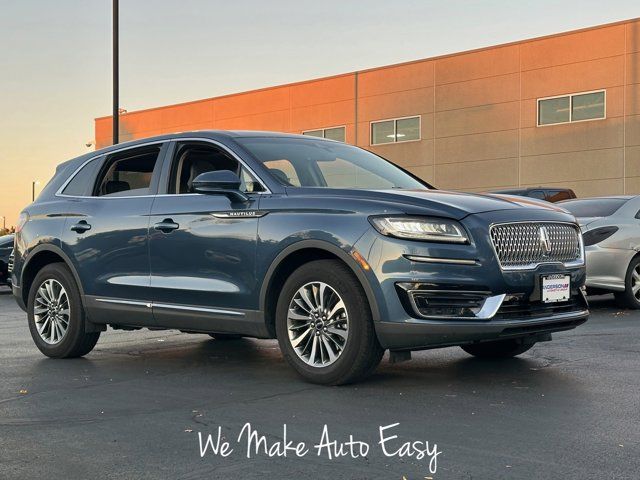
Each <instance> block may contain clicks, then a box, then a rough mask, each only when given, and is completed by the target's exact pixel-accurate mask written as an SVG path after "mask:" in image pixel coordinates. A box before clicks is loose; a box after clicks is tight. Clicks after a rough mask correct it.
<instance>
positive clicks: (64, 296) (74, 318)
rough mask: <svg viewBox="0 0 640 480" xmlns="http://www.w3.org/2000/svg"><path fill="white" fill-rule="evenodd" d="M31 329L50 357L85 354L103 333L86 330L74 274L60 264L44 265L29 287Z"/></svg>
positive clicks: (28, 306) (28, 311)
mask: <svg viewBox="0 0 640 480" xmlns="http://www.w3.org/2000/svg"><path fill="white" fill-rule="evenodd" d="M27 313H28V316H29V331H30V332H31V337H32V338H33V341H34V342H35V344H36V346H37V347H38V349H39V350H40V351H41V352H42V353H44V354H45V355H46V356H47V357H51V358H71V357H81V356H83V355H86V354H87V353H89V352H90V351H91V350H93V347H95V345H96V343H97V342H98V338H99V337H100V332H85V325H86V322H85V314H84V309H83V307H82V300H81V299H80V292H79V289H78V286H77V284H76V281H75V279H74V278H73V275H72V274H71V272H70V271H69V269H68V268H67V267H66V266H65V265H64V264H61V263H53V264H50V265H47V266H45V267H44V268H43V269H42V270H40V271H39V272H38V274H37V275H36V278H35V279H34V280H33V283H32V284H31V288H30V290H29V299H28V302H27Z"/></svg>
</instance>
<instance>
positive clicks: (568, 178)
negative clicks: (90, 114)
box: [95, 19, 640, 196]
mask: <svg viewBox="0 0 640 480" xmlns="http://www.w3.org/2000/svg"><path fill="white" fill-rule="evenodd" d="M599 89H606V119H604V120H594V121H586V122H581V123H571V124H564V125H555V126H544V127H538V126H536V115H537V111H536V100H537V99H538V98H541V97H549V96H555V95H562V94H568V93H576V92H582V91H590V90H599ZM413 115H420V116H421V130H422V131H421V140H420V141H415V142H406V143H395V144H387V145H379V146H370V138H369V136H370V122H371V121H375V120H384V119H387V118H394V117H405V116H413ZM334 126H345V127H346V141H347V142H348V143H352V144H357V145H359V146H362V147H365V148H368V149H370V150H372V151H375V152H376V153H379V154H381V155H382V156H384V157H386V158H389V159H391V160H393V161H395V162H397V163H399V164H400V165H402V166H404V167H406V168H408V169H409V170H411V171H413V172H414V173H416V174H417V175H419V176H421V177H422V178H424V179H425V180H427V181H429V182H431V183H433V184H435V185H436V186H438V187H440V188H450V189H463V190H472V191H473V190H478V191H480V190H486V189H492V188H501V187H513V186H519V185H522V186H536V185H542V184H544V185H559V186H568V187H571V188H573V189H574V190H575V191H576V193H578V195H580V196H589V195H599V194H620V193H640V21H639V20H637V19H636V20H630V21H627V22H620V23H616V24H611V25H605V26H602V27H596V28H591V29H586V30H580V31H576V32H570V33H566V34H560V35H555V36H550V37H544V38H540V39H534V40H528V41H524V42H518V43H513V44H509V45H503V46H497V47H492V48H487V49H482V50H477V51H472V52H466V53H460V54H455V55H448V56H444V57H438V58H433V59H426V60H421V61H416V62H411V63H406V64H400V65H392V66H389V67H382V68H376V69H371V70H367V71H361V72H355V73H350V74H345V75H339V76H335V77H329V78H321V79H317V80H311V81H307V82H301V83H296V84H291V85H283V86H277V87H272V88H266V89H262V90H256V91H252V92H246V93H239V94H235V95H228V96H224V97H218V98H211V99H206V100H200V101H195V102H190V103H185V104H179V105H171V106H166V107H159V108H154V109H149V110H143V111H138V112H130V113H127V114H124V115H122V116H121V132H120V133H121V135H120V138H121V141H127V140H131V139H137V138H144V137H149V136H153V135H158V134H162V133H170V132H177V131H187V130H199V129H243V130H275V131H282V132H291V133H301V132H302V131H304V130H312V129H317V128H327V127H334ZM95 133H96V145H97V148H101V147H104V146H107V145H109V144H110V142H111V137H112V135H111V117H102V118H98V119H96V123H95Z"/></svg>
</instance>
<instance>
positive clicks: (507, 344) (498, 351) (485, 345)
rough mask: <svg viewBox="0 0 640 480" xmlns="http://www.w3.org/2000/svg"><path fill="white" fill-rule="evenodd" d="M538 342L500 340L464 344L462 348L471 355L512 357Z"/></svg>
mask: <svg viewBox="0 0 640 480" xmlns="http://www.w3.org/2000/svg"><path fill="white" fill-rule="evenodd" d="M535 344H536V342H531V341H527V340H521V339H511V340H498V341H495V342H482V343H476V344H472V345H463V346H462V347H461V348H462V349H463V350H464V351H465V352H467V353H468V354H470V355H473V356H474V357H479V358H511V357H515V356H517V355H520V354H521V353H524V352H526V351H527V350H529V349H530V348H531V347H533V346H534V345H535Z"/></svg>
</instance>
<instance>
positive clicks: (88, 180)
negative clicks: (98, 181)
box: [62, 158, 101, 197]
mask: <svg viewBox="0 0 640 480" xmlns="http://www.w3.org/2000/svg"><path fill="white" fill-rule="evenodd" d="M100 163H101V162H100V159H99V158H96V159H94V160H91V161H90V162H89V163H87V164H86V165H85V166H84V167H82V169H81V170H80V171H79V172H78V173H76V175H75V176H74V177H73V178H72V179H71V181H70V182H69V183H68V184H67V186H66V187H65V188H64V190H63V191H62V194H63V195H72V196H74V197H84V196H90V195H91V187H92V186H93V183H94V180H95V178H96V174H97V172H98V167H99V166H100Z"/></svg>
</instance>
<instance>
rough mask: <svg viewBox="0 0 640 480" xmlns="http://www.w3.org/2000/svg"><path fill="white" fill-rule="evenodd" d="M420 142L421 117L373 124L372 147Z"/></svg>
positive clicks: (395, 119) (394, 119)
mask: <svg viewBox="0 0 640 480" xmlns="http://www.w3.org/2000/svg"><path fill="white" fill-rule="evenodd" d="M416 140H420V116H417V117H406V118H393V119H390V120H381V121H379V122H371V145H382V144H385V143H399V142H413V141H416Z"/></svg>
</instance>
